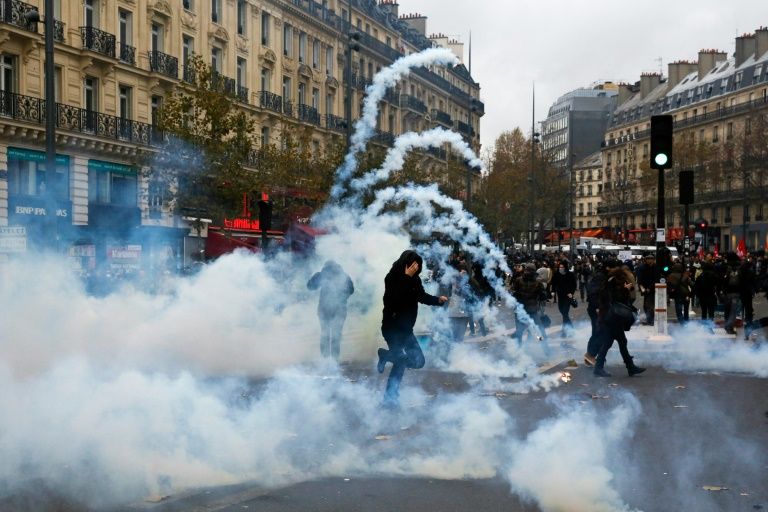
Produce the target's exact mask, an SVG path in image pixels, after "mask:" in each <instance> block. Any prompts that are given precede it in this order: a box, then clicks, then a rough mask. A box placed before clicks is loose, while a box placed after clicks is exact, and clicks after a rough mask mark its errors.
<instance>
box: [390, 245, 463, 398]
mask: <svg viewBox="0 0 768 512" xmlns="http://www.w3.org/2000/svg"><path fill="white" fill-rule="evenodd" d="M422 264H423V260H422V258H421V256H419V255H418V253H416V251H411V250H407V251H404V252H403V253H402V254H401V255H400V257H399V258H398V259H397V261H395V262H394V263H393V264H392V268H391V269H390V270H389V273H388V274H387V276H386V277H385V278H384V311H383V314H382V320H381V334H382V335H383V336H384V340H385V341H386V342H387V345H388V346H389V350H386V349H383V348H380V349H379V363H378V365H377V369H378V371H379V373H383V372H384V368H385V367H386V364H387V363H388V362H390V363H392V370H391V371H390V372H389V379H388V380H387V389H386V392H385V394H384V403H385V404H391V405H395V404H397V401H398V397H399V394H400V381H401V380H402V379H403V375H404V374H405V369H406V368H422V367H423V366H424V363H425V360H424V354H423V353H422V351H421V348H420V347H419V343H418V341H416V337H415V336H414V335H413V326H414V325H415V324H416V316H417V315H418V312H419V303H422V304H426V305H428V306H440V305H442V304H445V303H446V302H448V297H445V296H442V295H441V296H440V297H435V296H434V295H430V294H428V293H427V292H425V291H424V286H422V284H421V278H420V277H419V274H420V273H421V266H422Z"/></svg>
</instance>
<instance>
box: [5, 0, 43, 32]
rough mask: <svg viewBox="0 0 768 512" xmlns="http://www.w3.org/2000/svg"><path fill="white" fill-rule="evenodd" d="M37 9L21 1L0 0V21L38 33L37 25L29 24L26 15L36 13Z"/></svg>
mask: <svg viewBox="0 0 768 512" xmlns="http://www.w3.org/2000/svg"><path fill="white" fill-rule="evenodd" d="M36 10H37V7H35V6H34V5H30V4H27V3H24V2H20V1H19V0H0V21H2V22H3V23H8V24H9V25H14V26H16V27H19V28H23V29H24V30H28V31H30V32H37V23H29V22H27V20H26V19H25V18H24V15H25V14H26V13H27V12H29V11H36Z"/></svg>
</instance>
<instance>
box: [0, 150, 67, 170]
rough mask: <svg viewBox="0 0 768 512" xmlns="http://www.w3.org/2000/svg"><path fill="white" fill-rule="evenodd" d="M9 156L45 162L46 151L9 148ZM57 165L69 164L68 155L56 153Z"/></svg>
mask: <svg viewBox="0 0 768 512" xmlns="http://www.w3.org/2000/svg"><path fill="white" fill-rule="evenodd" d="M8 158H9V159H11V158H15V159H16V160H26V161H29V162H41V163H45V152H43V151H35V150H34V149H24V148H12V147H9V148H8ZM56 165H64V166H68V165H69V156H68V155H56Z"/></svg>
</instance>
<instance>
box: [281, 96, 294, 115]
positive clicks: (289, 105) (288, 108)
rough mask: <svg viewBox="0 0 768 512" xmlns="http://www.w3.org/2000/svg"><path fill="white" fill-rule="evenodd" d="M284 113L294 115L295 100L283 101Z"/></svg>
mask: <svg viewBox="0 0 768 512" xmlns="http://www.w3.org/2000/svg"><path fill="white" fill-rule="evenodd" d="M283 114H285V115H286V116H288V117H293V102H292V101H289V100H285V101H284V102H283Z"/></svg>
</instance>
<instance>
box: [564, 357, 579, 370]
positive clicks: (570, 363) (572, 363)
mask: <svg viewBox="0 0 768 512" xmlns="http://www.w3.org/2000/svg"><path fill="white" fill-rule="evenodd" d="M578 367H579V363H577V362H576V360H575V359H570V360H568V362H567V363H565V369H566V370H570V369H572V368H578Z"/></svg>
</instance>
